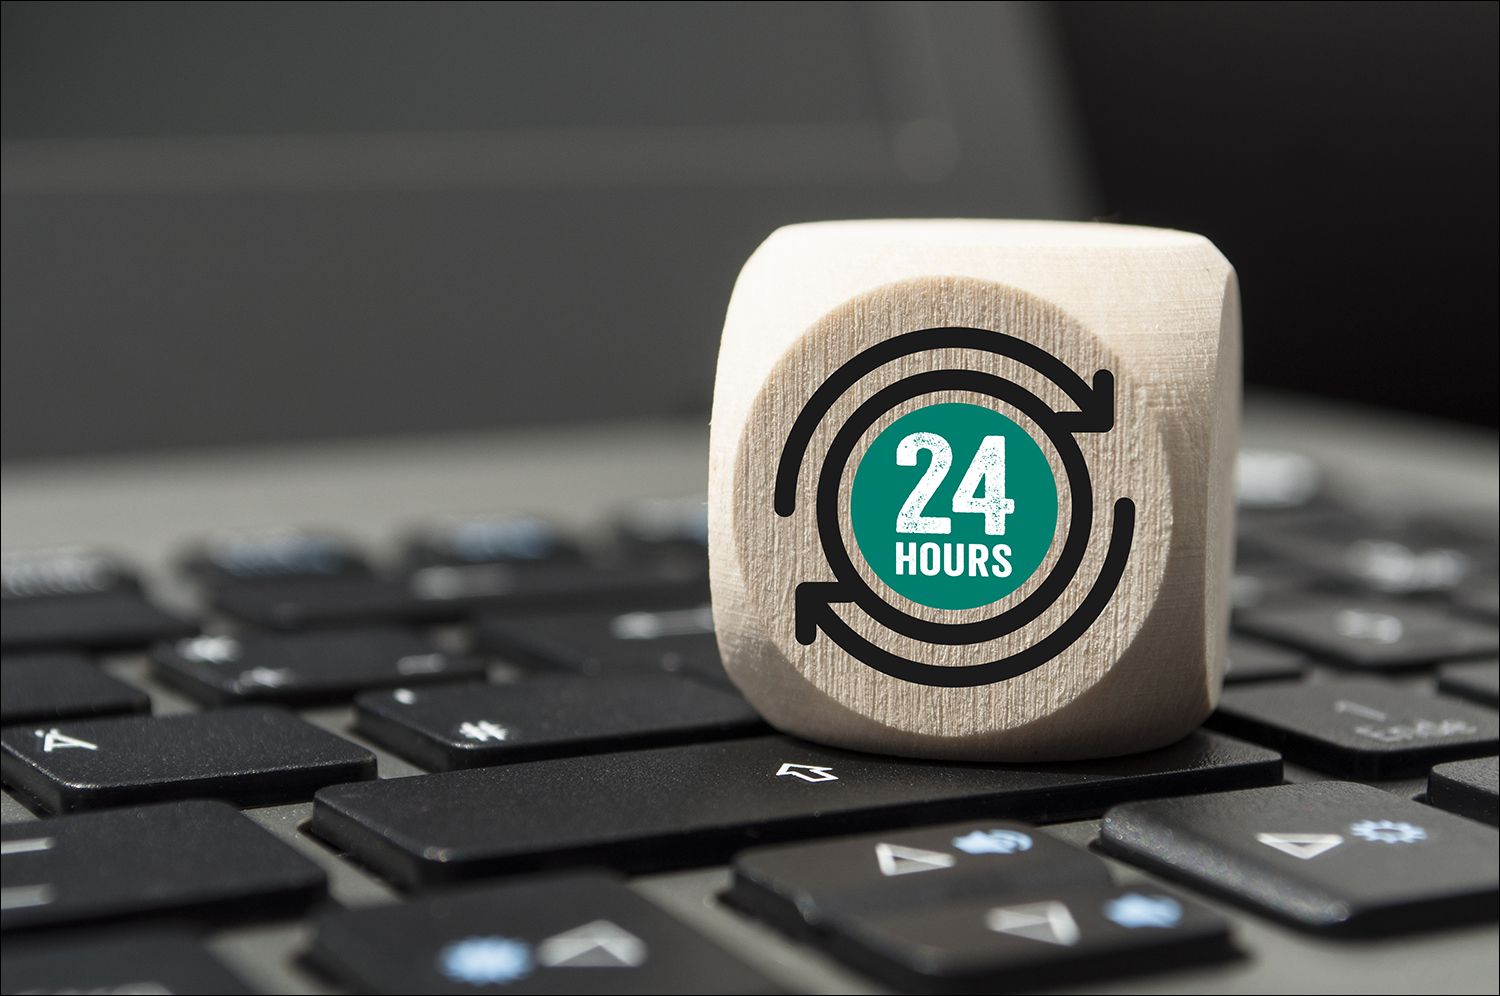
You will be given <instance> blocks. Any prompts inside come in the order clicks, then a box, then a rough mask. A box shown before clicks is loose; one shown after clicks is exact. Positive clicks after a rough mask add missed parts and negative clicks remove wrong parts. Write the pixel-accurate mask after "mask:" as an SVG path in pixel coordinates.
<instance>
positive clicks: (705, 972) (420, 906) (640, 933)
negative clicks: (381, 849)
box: [309, 874, 777, 993]
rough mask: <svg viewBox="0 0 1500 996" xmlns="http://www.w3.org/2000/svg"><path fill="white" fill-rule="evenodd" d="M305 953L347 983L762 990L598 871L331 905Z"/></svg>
mask: <svg viewBox="0 0 1500 996" xmlns="http://www.w3.org/2000/svg"><path fill="white" fill-rule="evenodd" d="M309 957H310V959H311V960H312V961H313V962H314V963H315V964H316V965H318V966H319V967H320V968H321V969H323V970H324V971H326V972H327V973H328V974H329V975H331V976H333V977H334V978H335V979H337V980H338V981H340V982H341V983H343V984H344V985H346V986H348V987H349V988H350V989H353V990H355V991H357V992H372V993H473V992H477V991H480V990H481V989H483V990H484V991H490V989H491V988H495V989H498V988H499V987H504V991H505V992H507V993H542V992H549V993H550V992H591V993H762V992H775V991H777V990H776V987H775V986H774V985H773V984H772V983H771V982H770V981H769V980H767V979H765V978H764V977H762V976H761V975H759V974H758V973H757V972H755V971H754V970H753V969H751V968H749V967H748V966H746V965H744V964H742V963H740V962H739V961H737V960H736V959H735V958H733V957H731V956H730V955H729V954H727V953H726V952H724V951H723V950H722V949H720V948H719V947H717V946H716V945H714V944H712V943H710V942H709V941H708V940H706V939H704V938H703V937H701V936H699V935H698V934H697V933H695V932H693V931H691V930H689V929H688V928H687V927H685V926H683V925H682V924H680V923H678V922H677V921H676V920H674V919H673V918H672V917H670V916H668V915H667V914H665V913H663V912H662V911H661V910H659V909H657V908H656V907H655V906H653V905H652V904H651V903H649V902H647V901H646V900H645V899H643V898H642V897H641V896H639V895H637V894H636V893H634V892H632V891H631V890H630V889H627V888H626V887H625V886H623V885H621V884H620V883H618V882H615V881H613V880H612V879H609V878H607V877H604V876H602V875H591V874H583V875H568V876H554V877H551V878H543V879H532V880H530V881H528V882H526V883H523V884H515V885H504V886H499V887H492V888H485V889H471V890H467V891H463V892H450V893H446V894H445V895H443V896H442V897H441V898H439V899H433V900H428V901H421V902H412V903H403V904H401V905H398V906H382V907H376V908H374V909H365V910H357V911H353V912H339V913H332V914H329V915H327V916H324V917H323V918H322V919H321V920H320V921H319V922H318V935H317V942H316V944H315V945H314V947H313V949H312V951H311V953H310V955H309Z"/></svg>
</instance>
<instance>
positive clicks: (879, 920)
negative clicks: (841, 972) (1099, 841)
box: [823, 884, 1233, 992]
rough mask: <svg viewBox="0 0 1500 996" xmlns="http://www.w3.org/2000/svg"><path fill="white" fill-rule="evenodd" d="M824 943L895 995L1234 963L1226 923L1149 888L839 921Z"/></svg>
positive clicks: (1036, 894) (1017, 897) (981, 901)
mask: <svg viewBox="0 0 1500 996" xmlns="http://www.w3.org/2000/svg"><path fill="white" fill-rule="evenodd" d="M828 926H829V928H830V931H829V933H828V935H827V936H826V937H825V939H824V942H823V943H824V945H825V946H826V947H827V948H828V949H829V950H830V952H831V953H832V954H834V955H835V956H836V957H838V958H840V959H842V960H844V961H846V962H848V963H849V964H851V965H853V966H854V967H855V968H857V969H860V970H862V971H865V972H868V973H869V974H870V975H873V976H875V977H877V978H879V979H881V980H883V981H885V982H887V983H889V984H890V985H892V986H895V987H896V988H899V989H901V990H902V991H916V992H950V991H957V992H994V991H996V989H997V988H998V987H1003V988H1004V991H1006V992H1010V991H1015V990H1021V991H1031V990H1034V989H1039V988H1050V987H1052V986H1056V985H1063V984H1070V983H1071V984H1076V983H1079V982H1083V981H1087V980H1090V979H1098V978H1101V977H1106V976H1113V975H1121V974H1126V973H1130V972H1140V971H1155V970H1160V969H1164V968H1175V967H1179V966H1181V965H1183V964H1192V963H1201V962H1205V961H1216V960H1220V959H1223V958H1226V957H1230V956H1232V953H1233V952H1232V950H1231V948H1230V946H1229V932H1228V925H1227V924H1225V922H1224V920H1223V919H1222V918H1220V917H1219V916H1217V915H1215V914H1213V913H1211V912H1209V911H1208V910H1206V909H1204V908H1203V907H1201V906H1198V905H1197V904H1195V903H1191V902H1188V901H1187V900H1185V899H1182V898H1180V897H1178V896H1175V895H1172V894H1170V893H1167V892H1166V891H1164V890H1161V889H1157V888H1155V887H1150V888H1146V887H1137V888H1136V889H1118V888H1114V887H1112V886H1109V885H1096V886H1091V887H1083V888H1079V887H1076V886H1075V887H1071V888H1070V887H1067V886H1064V885H1062V884H1059V885H1057V886H1055V887H1053V888H1050V889H1035V888H1034V889H1032V890H1028V891H1025V892H1020V893H1014V894H1009V895H1005V896H990V897H979V896H976V897H972V898H968V899H963V900H960V901H956V902H949V903H945V904H942V905H936V906H917V907H910V908H900V907H894V908H881V909H878V910H861V911H857V912H852V913H849V914H847V915H845V914H841V915H840V916H838V917H836V918H835V919H833V920H832V921H830V923H829V924H828Z"/></svg>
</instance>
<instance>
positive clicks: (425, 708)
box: [355, 674, 771, 771]
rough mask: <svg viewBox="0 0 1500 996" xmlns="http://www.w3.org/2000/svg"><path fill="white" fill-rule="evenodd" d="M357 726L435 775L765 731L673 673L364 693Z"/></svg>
mask: <svg viewBox="0 0 1500 996" xmlns="http://www.w3.org/2000/svg"><path fill="white" fill-rule="evenodd" d="M355 701H356V705H357V708H358V714H357V719H356V720H355V729H356V730H358V731H359V732H360V733H362V734H364V735H365V736H366V737H368V738H369V739H371V740H373V741H374V742H375V743H378V744H380V745H381V746H383V747H386V748H388V749H390V750H391V751H393V752H394V753H396V754H399V755H401V756H402V757H404V758H406V759H407V760H408V761H411V762H412V763H413V764H418V765H421V766H422V767H424V768H427V769H429V770H432V771H452V770H454V769H457V768H478V767H484V766H487V765H492V764H511V763H514V762H517V761H534V760H540V759H542V758H551V757H574V756H578V755H583V754H603V753H606V752H610V751H622V750H638V749H641V748H646V747H664V746H667V745H669V744H684V743H695V742H698V741H704V740H722V739H725V738H730V737H748V736H755V735H757V734H763V733H769V732H771V731H770V728H769V727H767V726H766V725H765V723H764V722H762V721H761V718H760V714H759V713H757V712H756V711H755V710H754V709H753V708H751V706H750V704H749V703H748V702H746V701H745V700H744V699H743V698H741V697H740V696H738V695H734V694H731V693H728V692H722V691H719V690H717V689H714V688H710V687H708V686H707V685H704V684H701V683H699V682H696V681H688V680H685V679H683V678H676V677H672V676H670V675H654V674H653V675H632V676H626V677H612V678H585V677H580V676H576V675H556V676H552V675H549V676H544V677H537V678H533V679H530V680H527V681H522V682H518V683H516V684H510V685H481V684H461V685H442V686H437V687H432V688H399V689H396V690H395V691H390V692H367V693H365V694H363V695H361V696H359V698H358V699H356V700H355Z"/></svg>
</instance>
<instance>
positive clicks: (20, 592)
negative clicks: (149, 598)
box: [0, 546, 138, 602]
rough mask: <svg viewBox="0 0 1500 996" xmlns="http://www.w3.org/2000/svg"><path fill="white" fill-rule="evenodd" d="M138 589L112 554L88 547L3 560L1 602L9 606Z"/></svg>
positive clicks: (22, 553) (16, 555) (22, 552)
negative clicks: (41, 600)
mask: <svg viewBox="0 0 1500 996" xmlns="http://www.w3.org/2000/svg"><path fill="white" fill-rule="evenodd" d="M137 587H138V584H137V581H136V577H135V574H134V573H133V572H132V571H131V570H130V569H129V568H127V567H126V566H125V565H124V564H122V563H121V562H120V561H119V560H116V559H115V558H114V557H112V556H110V555H109V554H107V553H103V552H101V551H99V550H91V549H89V548H88V547H82V546H66V547H56V548H53V549H48V550H18V551H15V552H12V553H6V554H5V555H4V556H3V557H0V598H3V600H4V601H6V602H12V601H22V600H25V599H28V598H53V597H56V596H59V595H98V594H102V593H104V592H108V591H120V590H124V589H135V588H137Z"/></svg>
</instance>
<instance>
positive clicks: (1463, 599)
mask: <svg viewBox="0 0 1500 996" xmlns="http://www.w3.org/2000/svg"><path fill="white" fill-rule="evenodd" d="M1451 597H1452V599H1453V605H1454V607H1455V608H1456V609H1458V611H1460V612H1463V613H1464V614H1466V615H1471V616H1475V617H1477V618H1479V619H1488V620H1489V621H1490V622H1494V621H1496V620H1497V619H1500V580H1497V579H1496V578H1495V577H1494V576H1490V577H1487V578H1475V579H1473V580H1472V581H1466V582H1465V583H1463V584H1461V585H1459V586H1458V587H1457V588H1455V589H1454V590H1453V594H1452V596H1451Z"/></svg>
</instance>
